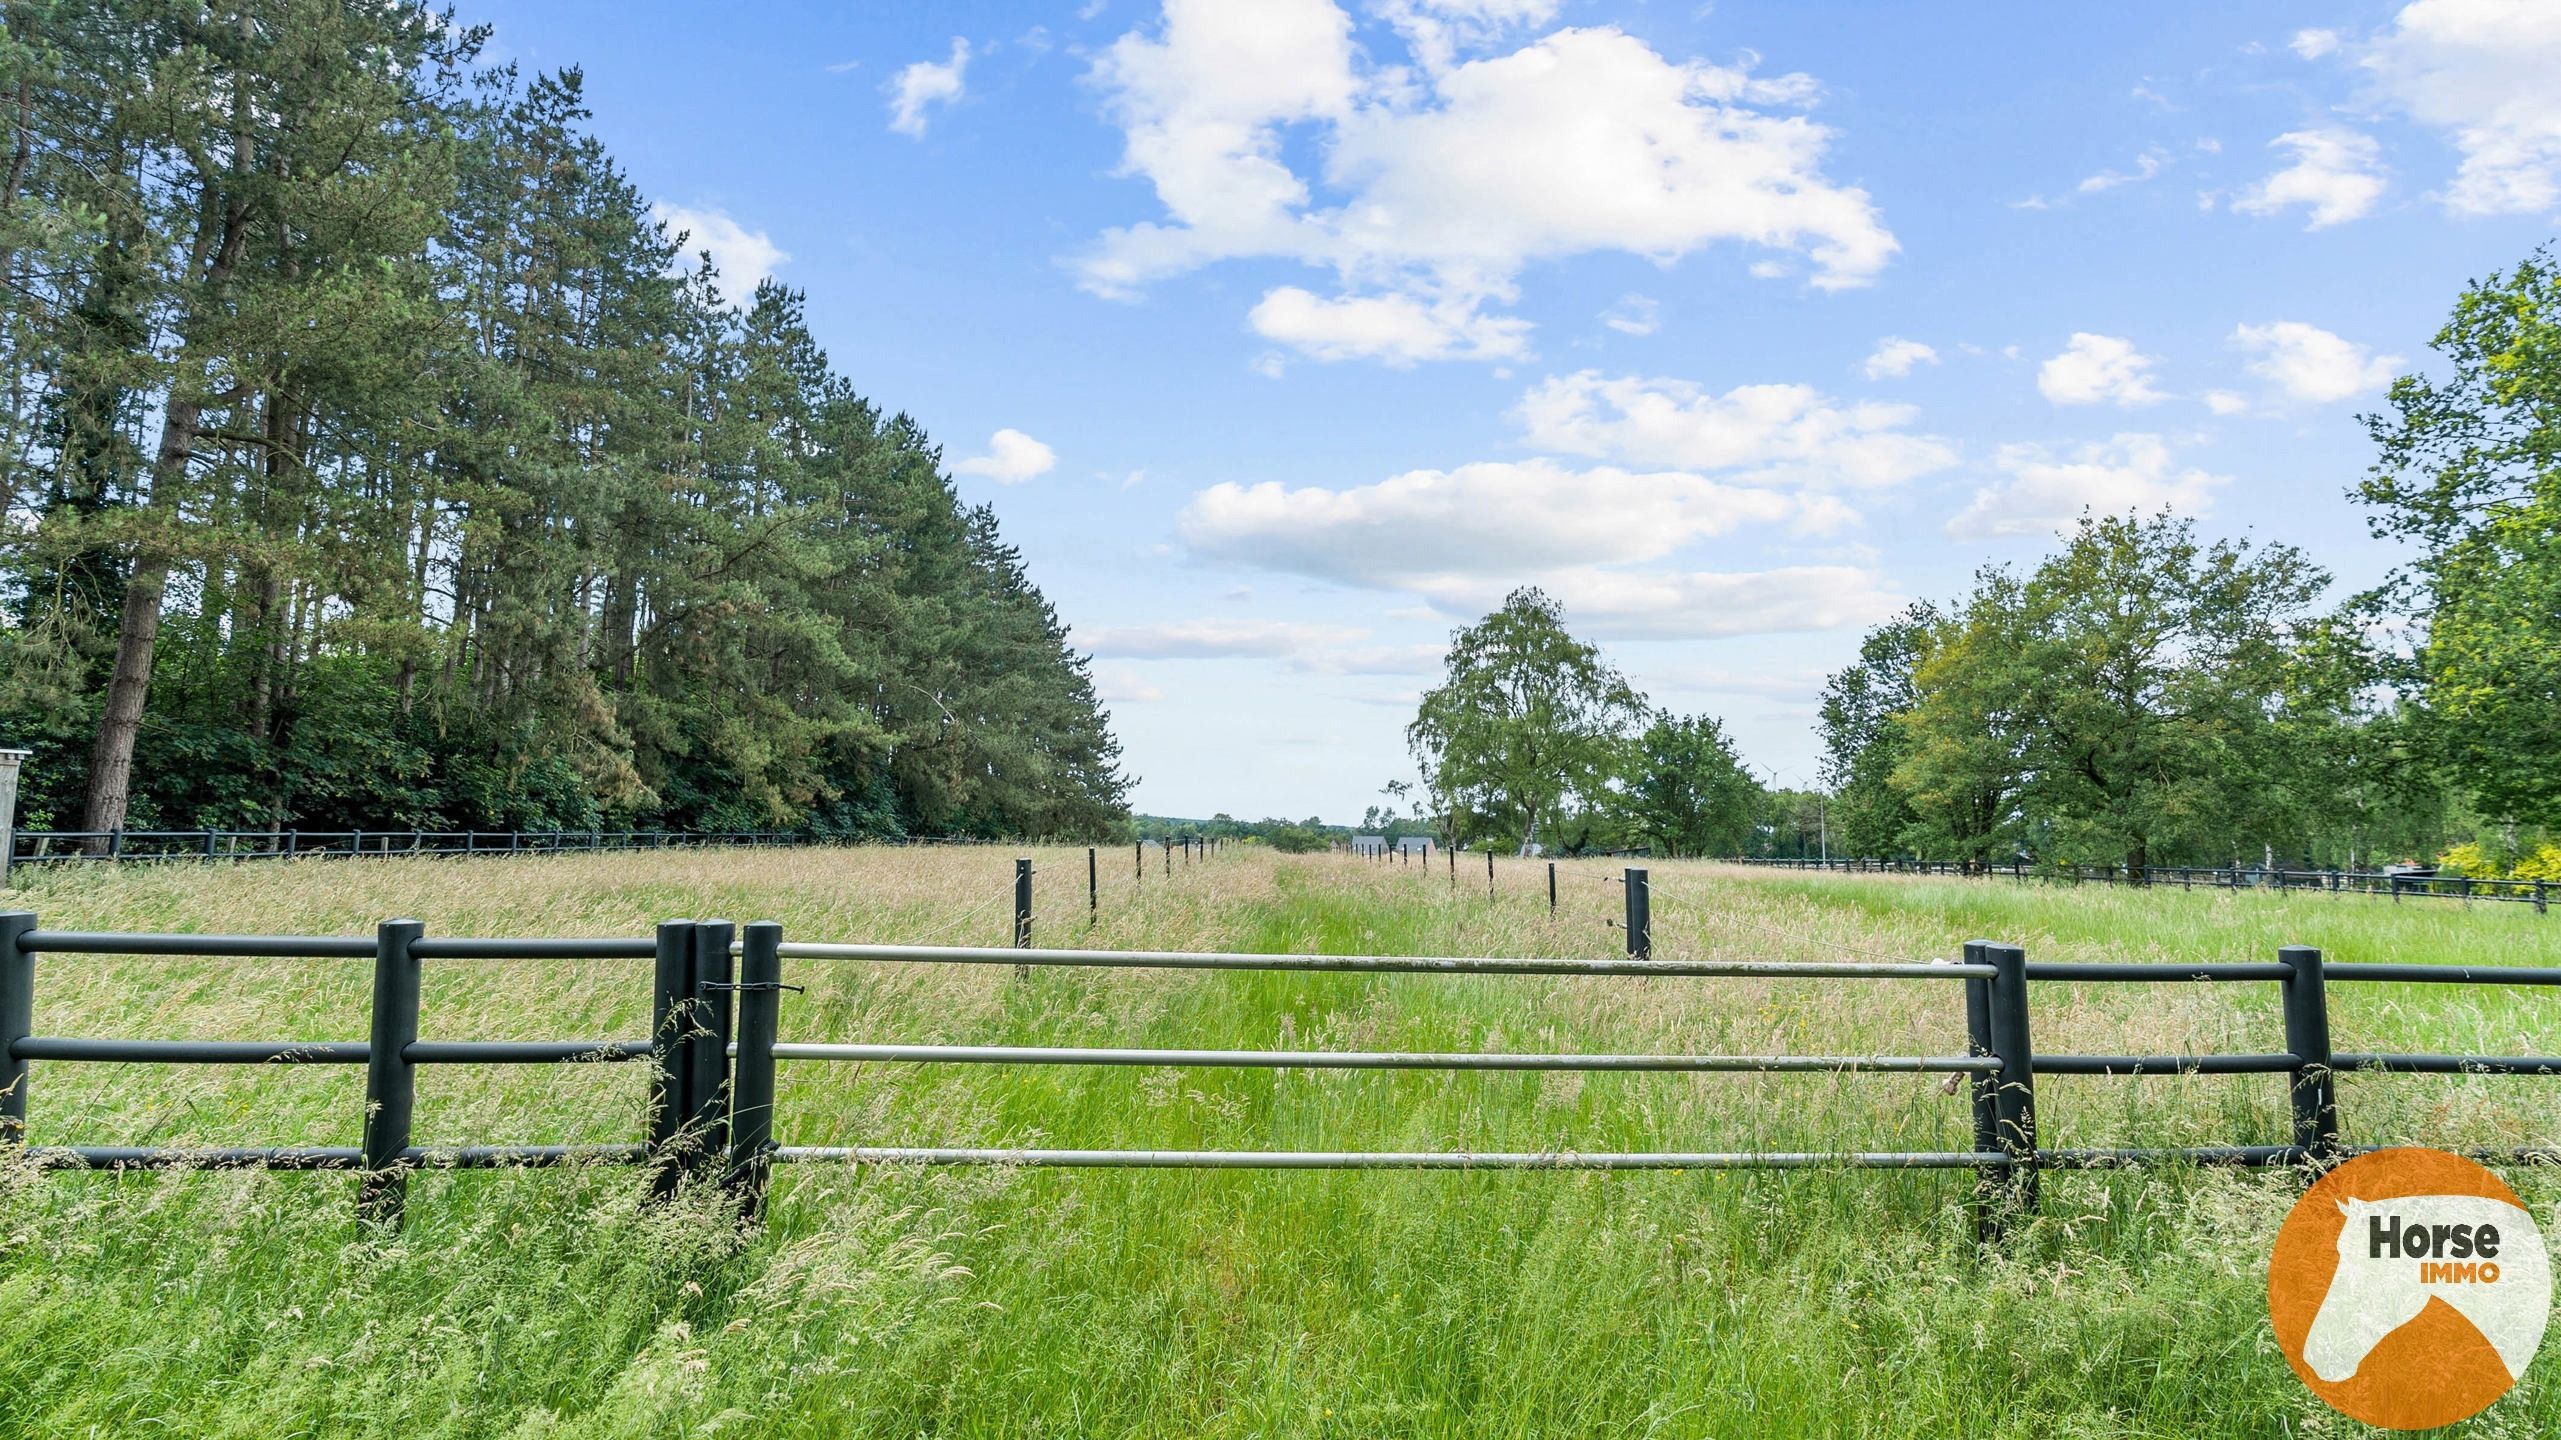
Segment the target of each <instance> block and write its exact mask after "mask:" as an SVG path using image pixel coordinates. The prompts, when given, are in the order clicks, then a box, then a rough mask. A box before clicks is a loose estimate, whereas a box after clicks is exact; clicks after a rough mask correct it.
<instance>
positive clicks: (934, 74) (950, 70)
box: [881, 36, 969, 140]
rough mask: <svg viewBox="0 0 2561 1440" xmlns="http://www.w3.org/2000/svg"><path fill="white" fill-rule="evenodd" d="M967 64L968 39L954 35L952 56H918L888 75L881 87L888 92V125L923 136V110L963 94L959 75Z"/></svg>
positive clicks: (914, 136)
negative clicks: (934, 58) (941, 58)
mask: <svg viewBox="0 0 2561 1440" xmlns="http://www.w3.org/2000/svg"><path fill="white" fill-rule="evenodd" d="M968 68H969V42H968V41H967V40H965V39H962V38H960V37H959V36H953V37H952V42H951V58H950V59H948V60H941V61H935V60H919V61H917V62H916V63H915V64H913V65H910V66H908V67H906V68H905V69H903V70H901V71H899V72H898V73H897V74H895V75H893V76H891V77H890V78H889V83H888V84H886V85H884V86H882V87H881V89H882V90H883V91H884V92H885V93H887V95H888V96H889V128H890V129H892V130H895V131H897V132H898V133H899V134H901V135H905V136H909V137H911V138H913V139H917V140H922V139H924V138H925V118H926V117H925V112H926V110H927V109H928V108H930V107H932V106H935V105H949V104H951V103H952V102H953V101H955V100H958V99H959V98H960V97H961V94H962V80H961V75H962V72H963V71H966V70H967V69H968Z"/></svg>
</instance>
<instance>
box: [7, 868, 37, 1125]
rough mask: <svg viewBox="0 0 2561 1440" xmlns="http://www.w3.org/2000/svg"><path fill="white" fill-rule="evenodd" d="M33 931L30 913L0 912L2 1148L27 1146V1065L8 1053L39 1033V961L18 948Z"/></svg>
mask: <svg viewBox="0 0 2561 1440" xmlns="http://www.w3.org/2000/svg"><path fill="white" fill-rule="evenodd" d="M34 928H36V917H35V915H34V913H33V912H31V911H26V910H10V911H5V912H0V1146H7V1145H24V1144H25V1143H27V1062H26V1061H24V1060H20V1059H17V1058H15V1057H13V1056H12V1055H11V1054H10V1053H9V1052H10V1051H11V1050H12V1049H14V1048H16V1046H17V1043H18V1042H19V1041H21V1040H24V1039H26V1038H27V1037H28V1036H30V1035H33V1034H34V1033H36V957H34V956H33V955H30V954H28V953H27V952H26V951H24V950H21V949H19V948H18V937H20V936H22V935H24V934H26V933H27V932H28V931H30V930H33V929H34Z"/></svg>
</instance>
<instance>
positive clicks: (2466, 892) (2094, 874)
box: [1725, 855, 2550, 915]
mask: <svg viewBox="0 0 2561 1440" xmlns="http://www.w3.org/2000/svg"><path fill="white" fill-rule="evenodd" d="M1725 863H1727V864H1729V865H1760V866H1766V867H1770V868H1773V869H1781V870H1826V871H1832V872H1835V873H1838V874H1844V875H1948V876H1955V877H1958V878H1964V879H2011V880H2047V881H2057V882H2062V883H2067V884H2075V885H2142V886H2157V887H2161V888H2169V887H2172V886H2176V887H2177V888H2179V889H2181V890H2198V889H2207V890H2275V891H2280V892H2283V893H2286V894H2293V893H2296V892H2309V893H2313V894H2326V895H2388V896H2390V897H2391V898H2392V899H2393V900H2395V901H2398V900H2400V899H2401V898H2402V897H2404V896H2409V897H2412V898H2415V899H2421V900H2462V901H2466V902H2469V901H2473V900H2493V901H2500V902H2504V903H2510V904H2520V905H2531V906H2533V907H2534V913H2535V914H2537V915H2542V914H2546V913H2548V909H2549V907H2548V899H2549V885H2550V882H2548V881H2543V880H2501V879H2497V878H2493V877H2484V876H2469V875H2439V874H2435V873H2433V872H2430V873H2426V874H2396V873H2394V872H2391V871H2386V870H2281V869H2271V868H2266V867H2262V866H2255V865H2224V866H2203V865H2144V866H2139V867H2137V866H2128V865H2038V864H2032V863H2030V862H2028V861H2024V860H2016V861H2012V862H2010V863H2009V864H2007V865H1978V864H1974V863H1972V862H1969V861H1963V860H1890V859H1847V858H1844V859H1838V860H1817V859H1806V858H1781V857H1772V856H1765V855H1738V856H1734V857H1732V858H1730V859H1728V860H1727V861H1726V862H1725Z"/></svg>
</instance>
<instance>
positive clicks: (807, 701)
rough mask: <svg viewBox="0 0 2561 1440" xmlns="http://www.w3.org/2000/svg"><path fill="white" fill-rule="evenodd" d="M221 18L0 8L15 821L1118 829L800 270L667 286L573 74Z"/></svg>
mask: <svg viewBox="0 0 2561 1440" xmlns="http://www.w3.org/2000/svg"><path fill="white" fill-rule="evenodd" d="M225 14H226V16H229V17H230V18H227V19H225V20H224V21H223V22H222V23H220V24H206V23H200V18H199V17H195V16H194V14H193V12H191V11H188V10H186V9H185V8H184V7H180V8H178V9H174V10H173V9H170V8H169V7H166V6H163V5H159V4H157V3H153V0H59V3H49V4H35V5H27V6H12V7H11V8H10V10H9V12H8V15H7V21H6V25H7V30H6V43H5V44H0V85H6V86H10V87H12V89H11V93H10V98H11V100H12V102H13V109H14V110H16V111H17V112H19V113H23V114H26V115H27V116H29V117H30V118H29V121H28V128H27V129H26V130H25V131H23V132H22V133H23V134H25V135H26V137H27V138H28V139H29V140H30V141H31V148H30V151H29V153H28V156H27V163H26V164H25V165H24V167H23V169H22V171H21V172H17V173H19V184H20V188H19V189H18V190H17V191H15V192H13V193H10V194H6V195H0V260H6V259H8V258H9V257H10V256H11V255H14V256H16V260H15V261H14V262H13V263H15V264H16V266H17V268H16V270H13V272H12V273H23V274H25V275H27V276H28V277H30V279H29V284H28V285H27V286H26V287H23V288H13V289H11V290H10V291H9V292H8V294H7V296H6V298H5V299H0V364H5V365H6V367H7V369H8V379H9V384H8V387H7V391H6V393H7V394H8V395H9V396H10V397H11V400H12V404H11V405H10V406H8V407H0V445H5V447H6V451H5V453H6V458H7V462H8V463H7V467H6V471H5V481H0V484H4V485H5V495H0V500H5V509H6V514H7V516H8V519H9V523H8V524H6V525H0V662H5V663H0V740H6V741H9V742H12V743H32V744H34V745H36V746H38V747H40V749H41V751H42V753H41V755H40V757H39V760H38V762H37V764H36V765H35V766H34V767H33V768H32V769H31V770H30V771H29V774H28V785H29V795H28V805H27V810H28V814H29V817H30V818H31V819H49V820H52V821H54V822H55V823H68V822H72V821H76V820H78V819H79V818H80V817H81V816H82V815H86V816H87V817H88V822H89V825H90V827H91V828H101V827H104V826H112V825H116V824H129V825H136V826H139V825H150V824H162V825H175V826H189V827H193V826H202V825H222V826H259V825H275V826H279V827H287V826H293V827H300V828H310V829H343V828H354V827H366V828H380V827H384V826H406V825H417V826H422V827H433V826H463V825H468V826H473V827H480V828H513V827H517V826H528V827H535V828H543V827H550V826H564V827H572V828H574V827H581V826H586V825H591V824H603V823H616V824H620V823H631V824H640V825H657V826H668V827H675V828H683V827H704V828H724V829H726V828H760V829H763V828H786V827H793V826H806V827H810V828H814V829H818V830H822V831H825V832H827V833H835V834H855V835H903V834H913V833H925V834H939V833H965V834H990V835H992V834H1007V835H1054V836H1069V835H1077V836H1082V835H1103V834H1109V833H1113V832H1114V831H1115V829H1116V827H1117V825H1118V823H1119V820H1120V817H1121V815H1122V813H1123V811H1124V808H1125V806H1124V794H1125V790H1126V781H1125V779H1124V777H1123V776H1122V774H1121V772H1120V768H1119V752H1118V745H1117V742H1116V741H1115V740H1114V739H1113V737H1112V735H1111V733H1110V731H1109V728H1108V722H1107V719H1106V717H1105V715H1104V714H1103V712H1102V710H1101V707H1100V704H1099V702H1098V700H1097V698H1096V696H1095V694H1094V691H1093V686H1092V682H1091V678H1090V675H1089V674H1088V672H1087V668H1086V661H1085V658H1084V657H1083V656H1081V655H1080V654H1078V653H1077V652H1076V651H1075V650H1074V649H1072V648H1071V647H1070V646H1069V644H1068V643H1067V635H1066V629H1065V627H1064V625H1063V624H1061V623H1060V621H1059V619H1058V617H1057V615H1056V613H1055V611H1054V610H1053V609H1052V608H1051V607H1050V605H1049V603H1048V601H1047V600H1046V599H1045V598H1044V597H1043V596H1042V595H1041V594H1040V592H1039V590H1038V588H1037V587H1036V586H1034V585H1033V584H1032V582H1031V580H1030V579H1029V577H1028V576H1027V575H1026V574H1025V572H1024V568H1023V565H1022V558H1021V555H1020V554H1019V552H1017V551H1016V550H1015V549H1014V548H1013V547H1011V546H1009V545H1008V544H1006V543H1005V541H1004V540H1003V538H1002V537H1001V535H1000V534H999V533H998V530H997V526H996V522H995V519H994V517H993V515H992V514H991V513H989V512H988V511H986V510H984V509H983V508H981V509H970V508H967V507H964V506H963V505H961V503H960V502H959V499H958V496H957V494H956V493H955V491H954V489H953V487H952V485H951V482H950V481H949V480H948V479H947V478H946V477H945V476H944V474H943V473H942V468H941V457H940V452H939V451H938V450H937V449H936V448H935V447H934V445H933V444H932V443H931V441H930V440H929V439H928V438H927V437H926V436H925V435H924V434H923V433H922V431H921V430H919V429H918V428H917V426H916V425H915V424H914V423H913V422H912V421H910V420H908V419H907V418H906V417H904V416H899V415H893V414H890V413H888V412H886V411H884V410H883V409H881V408H880V407H877V406H875V405H873V404H872V403H871V402H869V401H867V400H865V399H863V398H862V397H861V396H860V395H858V394H857V393H855V391H854V390H853V388H852V386H851V385H850V383H849V382H847V381H846V380H845V379H844V378H843V377H841V376H838V375H837V374H835V373H834V371H833V370H832V369H831V368H830V366H829V364H828V360H827V357H826V355H825V354H824V352H823V351H821V350H820V348H819V347H818V345H817V344H816V342H815V340H814V338H813V337H812V336H811V335H810V333H809V330H808V327H807V324H806V320H805V317H804V314H803V302H802V297H801V296H800V295H799V294H798V293H796V292H794V291H790V290H787V289H784V288H782V287H779V286H776V285H772V284H764V285H759V286H758V287H757V288H756V289H755V291H754V292H753V293H752V294H748V295H743V296H733V295H727V294H724V293H723V292H722V290H721V287H720V277H719V276H718V275H717V273H716V272H715V271H714V270H713V269H712V268H711V266H710V264H709V262H708V260H707V259H701V260H698V261H697V262H696V263H693V264H691V265H690V266H687V265H685V264H683V263H682V261H683V255H682V251H683V249H684V247H685V245H686V244H687V243H689V242H687V241H686V240H685V239H684V237H679V236H672V235H669V234H666V233H664V232H663V231H662V229H661V228H660V227H659V226H658V225H657V224H656V222H654V221H653V220H652V219H651V215H650V207H649V205H648V202H647V201H646V199H645V198H644V197H643V196H642V195H641V194H640V193H639V191H638V190H637V188H636V187H635V186H634V185H633V184H632V183H631V182H630V180H629V179H628V178H627V177H626V176H624V175H623V174H622V172H621V171H620V169H619V168H618V167H617V166H616V164H615V162H614V160H613V158H612V157H611V156H610V155H609V154H608V153H606V151H605V149H604V147H603V146H602V144H601V143H599V142H598V141H597V140H596V138H595V137H594V136H592V135H591V134H588V133H587V132H586V129H585V125H586V122H587V113H586V109H585V103H584V99H583V95H582V80H581V77H580V75H579V72H578V71H577V70H575V69H567V70H562V71H559V72H556V73H549V74H539V75H534V76H531V77H530V78H528V77H525V76H521V75H519V74H518V73H517V71H516V70H515V69H514V68H513V67H512V66H510V67H505V68H500V69H495V70H488V71H481V72H477V73H474V72H471V71H470V69H469V67H470V66H471V65H472V64H473V63H474V57H475V53H476V50H477V47H478V45H479V43H480V41H481V39H482V32H478V31H472V30H467V29H460V28H456V27H452V26H449V25H448V24H447V23H446V22H445V18H444V17H443V16H441V15H440V14H438V13H435V12H432V11H430V10H428V9H427V8H425V7H424V6H421V5H417V4H414V3H394V4H371V3H365V4H358V3H351V0H253V3H250V4H247V5H244V6H238V7H233V9H232V10H231V11H226V12H225ZM154 426H156V427H157V429H158V433H157V436H156V438H155V437H153V436H151V435H149V434H147V433H146V432H147V431H148V430H149V429H150V428H151V427H154ZM84 752H86V753H89V754H91V755H92V756H93V763H92V764H91V765H90V766H89V767H87V768H86V769H84V768H83V766H82V765H81V763H80V757H81V755H82V754H83V753H84ZM128 757H129V758H130V760H131V762H132V766H131V773H130V775H129V776H128V775H127V774H126V772H125V770H124V768H123V762H124V761H125V759H127V758H128Z"/></svg>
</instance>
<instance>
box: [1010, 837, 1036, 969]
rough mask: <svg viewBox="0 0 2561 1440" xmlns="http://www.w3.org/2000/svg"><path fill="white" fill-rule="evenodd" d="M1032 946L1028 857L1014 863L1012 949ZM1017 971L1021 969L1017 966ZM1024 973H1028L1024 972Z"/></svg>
mask: <svg viewBox="0 0 2561 1440" xmlns="http://www.w3.org/2000/svg"><path fill="white" fill-rule="evenodd" d="M1031 944H1032V862H1031V857H1030V856H1028V855H1025V856H1021V857H1019V858H1017V859H1016V860H1015V861H1014V948H1015V949H1017V950H1028V949H1030V948H1031ZM1016 968H1017V969H1021V968H1022V967H1020V966H1017V967H1016ZM1024 973H1029V972H1028V971H1025V972H1024Z"/></svg>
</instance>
